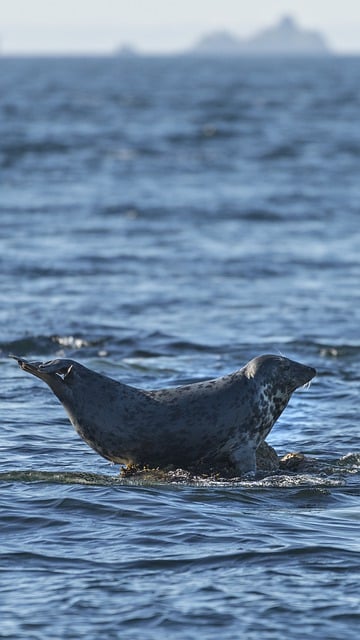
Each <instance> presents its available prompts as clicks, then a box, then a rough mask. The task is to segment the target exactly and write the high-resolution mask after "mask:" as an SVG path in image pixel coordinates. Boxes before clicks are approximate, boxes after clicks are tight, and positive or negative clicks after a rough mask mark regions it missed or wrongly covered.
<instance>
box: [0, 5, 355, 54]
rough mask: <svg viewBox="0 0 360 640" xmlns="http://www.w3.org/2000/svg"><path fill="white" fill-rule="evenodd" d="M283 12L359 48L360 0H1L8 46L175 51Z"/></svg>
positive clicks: (13, 50)
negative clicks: (128, 46) (207, 36)
mask: <svg viewBox="0 0 360 640" xmlns="http://www.w3.org/2000/svg"><path fill="white" fill-rule="evenodd" d="M284 15H291V16H293V17H294V18H295V19H296V20H297V22H298V23H299V25H300V26H301V27H303V28H307V29H316V30H319V31H321V32H322V33H323V34H324V35H325V36H326V37H327V40H328V42H329V44H330V45H331V46H332V48H333V49H334V50H336V51H338V52H339V53H356V52H358V53H360V0H341V1H339V0H292V1H290V0H250V1H249V0H57V1H51V0H0V40H1V50H2V52H3V54H9V55H10V54H46V53H50V54H56V53H79V54H80V53H98V54H108V53H111V52H112V51H114V50H115V49H116V48H118V47H120V46H123V45H125V44H131V45H133V46H135V47H136V48H137V49H139V50H140V51H142V52H148V53H166V52H169V53H174V52H176V51H182V50H185V49H187V48H189V47H190V46H192V45H193V44H194V42H195V41H196V40H198V39H199V37H200V36H201V35H203V34H204V33H208V32H211V31H214V30H224V29H226V30H230V31H231V32H233V33H234V34H236V35H238V36H243V37H247V36H250V35H252V34H253V33H254V32H255V31H257V30H259V29H261V28H263V27H265V26H269V25H271V24H273V23H274V22H276V21H277V20H279V19H280V18H281V17H282V16H284Z"/></svg>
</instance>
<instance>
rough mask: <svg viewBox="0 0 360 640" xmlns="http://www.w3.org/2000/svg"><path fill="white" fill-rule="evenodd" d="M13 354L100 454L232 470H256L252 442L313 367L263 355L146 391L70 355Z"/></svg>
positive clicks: (116, 458) (136, 461) (142, 462)
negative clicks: (218, 373)
mask: <svg viewBox="0 0 360 640" xmlns="http://www.w3.org/2000/svg"><path fill="white" fill-rule="evenodd" d="M16 359H17V361H18V363H19V365H20V367H21V368H22V369H24V370H25V371H28V372H29V373H31V374H33V375H35V376H37V377H38V378H41V380H43V381H44V382H46V383H47V384H48V385H49V387H50V388H51V389H52V391H53V392H54V394H55V395H56V396H57V397H58V399H59V400H60V402H61V403H62V404H63V406H64V408H65V410H66V412H67V414H68V416H69V418H70V421H71V422H72V424H73V426H74V427H75V429H76V431H77V433H78V434H79V435H80V436H81V438H83V440H85V442H87V444H88V445H89V446H90V447H92V448H93V449H95V451H97V452H98V453H99V454H100V455H101V456H103V457H104V458H107V459H108V460H111V461H113V462H116V463H121V464H128V465H129V464H138V465H147V466H150V467H159V466H160V467H164V466H166V465H170V464H172V465H176V466H181V467H185V468H186V467H188V466H189V465H190V466H193V465H196V464H198V463H201V464H205V465H207V464H208V465H209V467H210V466H213V465H215V466H216V465H230V466H231V467H233V469H234V471H235V473H237V474H243V473H248V472H255V471H256V460H255V453H256V449H257V447H258V446H259V444H260V443H261V442H263V441H264V439H265V438H266V436H267V435H268V433H269V432H270V430H271V428H272V426H273V425H274V423H275V421H276V420H277V419H278V417H279V416H280V414H281V413H282V411H283V410H284V409H285V407H286V405H287V404H288V402H289V399H290V397H291V395H292V393H293V392H294V391H295V389H297V388H298V387H301V386H303V385H304V384H306V383H308V382H309V381H310V380H311V379H312V378H313V377H314V375H315V374H316V371H315V369H313V368H311V367H308V366H305V365H302V364H300V363H298V362H294V361H292V360H289V359H288V358H284V357H281V356H274V355H263V356H259V357H257V358H254V359H253V360H251V361H250V362H248V364H247V365H245V366H244V367H243V368H242V369H240V370H239V371H235V372H234V373H231V374H230V375H226V376H223V377H221V378H217V379H214V380H209V381H205V382H198V383H195V384H190V385H186V386H182V387H174V388H168V389H160V390H156V391H146V390H142V389H138V388H135V387H131V386H128V385H125V384H122V383H121V382H117V381H115V380H112V379H111V378H108V377H106V376H103V375H101V374H99V373H96V372H94V371H92V370H90V369H88V368H86V367H84V366H83V365H81V364H79V363H78V362H75V361H73V360H67V359H59V360H53V361H51V362H46V363H40V362H27V361H26V360H24V359H22V358H18V357H16Z"/></svg>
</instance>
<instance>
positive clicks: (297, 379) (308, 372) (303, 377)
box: [294, 362, 316, 389]
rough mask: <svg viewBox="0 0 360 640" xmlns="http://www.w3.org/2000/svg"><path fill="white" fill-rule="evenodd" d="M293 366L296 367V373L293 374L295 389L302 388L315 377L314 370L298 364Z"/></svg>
mask: <svg viewBox="0 0 360 640" xmlns="http://www.w3.org/2000/svg"><path fill="white" fill-rule="evenodd" d="M294 364H296V365H297V367H296V371H295V372H294V385H295V389H298V388H299V387H303V386H305V385H307V384H309V383H310V382H311V380H312V379H313V378H314V377H315V376H316V369H314V368H313V367H308V366H307V365H304V364H300V363H298V362H296V363H294Z"/></svg>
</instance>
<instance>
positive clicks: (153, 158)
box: [0, 57, 360, 640]
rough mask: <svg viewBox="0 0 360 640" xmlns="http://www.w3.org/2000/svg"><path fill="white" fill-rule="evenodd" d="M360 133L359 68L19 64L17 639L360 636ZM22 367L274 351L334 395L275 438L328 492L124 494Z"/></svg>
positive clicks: (8, 169) (223, 369) (10, 247)
mask: <svg viewBox="0 0 360 640" xmlns="http://www.w3.org/2000/svg"><path fill="white" fill-rule="evenodd" d="M359 113H360V59H358V58H329V59H321V60H320V59H317V60H315V59H306V60H300V59H298V60H297V59H292V60H276V59H269V60H260V59H259V60H247V59H243V60H236V59H234V60H231V59H227V60H207V61H206V60H200V59H191V58H185V57H184V58H153V59H152V58H102V59H100V58H98V59H95V58H94V59H90V58H88V59H71V58H63V59H56V58H54V59H20V58H18V59H15V58H14V59H10V58H0V181H1V182H0V225H1V226H0V247H1V251H0V261H1V270H0V292H1V305H0V323H1V324H0V327H1V334H0V367H1V369H0V371H1V385H0V403H1V416H2V418H1V438H0V543H1V544H0V620H1V625H0V637H2V638H8V639H10V638H11V639H16V640H18V639H22V638H24V639H26V640H32V639H34V640H35V639H36V640H38V639H39V640H43V639H45V638H46V639H47V638H49V637H51V638H66V639H73V638H74V639H78V638H87V640H92V639H100V638H108V639H117V638H126V639H134V640H137V639H138V638H140V637H144V638H146V639H149V640H151V639H153V638H154V639H155V638H156V639H157V640H162V639H164V638H168V637H171V638H179V639H181V640H192V639H195V638H196V639H197V640H210V639H211V640H212V639H214V638H218V637H221V638H222V639H223V640H233V639H234V638H245V639H247V640H255V639H256V640H257V639H258V638H263V639H265V640H273V639H274V640H283V639H284V640H285V639H286V640H288V639H289V638H291V639H297V638H299V639H300V638H313V637H316V638H318V639H321V640H322V639H324V640H339V638H343V637H345V638H347V640H352V639H355V638H357V637H358V629H359V623H360V590H359V580H360V557H359V551H360V542H359V525H360V511H359V496H360V482H359V470H360V446H359V408H358V406H359V387H360V363H359V356H360V335H359V327H360V305H359V302H360V266H359V255H360V225H359V213H360V180H359V158H360V126H359ZM10 352H12V353H16V354H19V355H23V356H26V357H28V358H30V359H44V360H48V359H51V358H54V357H58V356H60V357H61V356H66V357H71V358H74V359H76V360H78V361H81V362H82V363H84V364H85V365H87V366H89V367H91V368H93V369H96V370H97V371H101V372H103V373H105V374H106V375H109V376H112V377H114V378H116V379H118V380H122V381H123V382H126V383H130V384H133V385H135V386H140V387H144V388H154V387H161V386H172V385H177V384H183V383H185V382H194V381H197V380H203V379H205V378H212V377H216V376H220V375H223V374H225V373H228V372H230V371H232V370H235V369H238V368H240V367H241V366H242V365H243V364H245V363H246V362H247V361H248V360H249V359H250V358H251V357H253V356H256V355H259V354H260V353H267V352H274V353H279V352H280V353H282V354H283V355H287V356H289V357H291V358H294V359H297V360H299V361H301V362H304V363H306V364H309V365H311V366H315V367H316V369H317V371H318V376H317V378H316V379H315V380H314V381H313V384H312V386H311V388H310V389H309V390H307V391H305V390H300V391H299V392H297V393H296V394H294V396H293V398H292V399H291V401H290V404H289V406H288V408H287V409H286V411H285V412H284V414H283V415H282V416H281V418H280V420H279V421H278V423H276V425H275V427H274V429H273V431H272V432H271V434H270V436H269V438H268V441H269V443H270V444H272V445H273V446H274V447H275V448H276V450H277V452H278V453H279V454H284V453H287V452H290V451H302V452H303V453H305V454H306V455H307V456H309V457H311V458H314V459H315V461H319V462H321V463H322V464H324V465H325V467H326V465H328V468H329V472H328V473H326V472H324V471H321V472H319V473H309V474H305V475H304V474H303V475H301V474H300V475H299V474H296V473H293V474H291V473H289V474H284V473H282V474H279V475H276V474H275V475H273V476H269V477H268V478H262V479H261V480H255V481H253V482H250V481H246V482H245V481H244V482H243V483H240V484H237V485H234V484H233V485H232V484H231V483H226V482H225V483H218V484H216V483H210V482H208V483H206V482H204V483H202V484H201V483H199V484H198V486H194V485H191V484H186V483H185V484H166V483H161V482H157V483H156V482H154V483H151V482H150V483H141V482H133V483H131V482H127V483H126V482H125V481H123V480H121V479H119V475H118V472H119V469H118V468H117V467H115V466H111V465H110V464H109V463H108V462H107V461H105V460H103V459H101V458H100V457H99V456H98V455H97V454H96V453H95V452H93V451H92V450H91V449H89V448H88V447H87V446H86V445H85V443H83V442H82V441H81V440H80V439H79V438H78V436H77V435H76V433H75V432H74V431H73V429H72V427H71V425H70V423H69V422H68V420H67V418H66V416H65V414H64V412H63V409H62V407H61V406H60V405H59V404H58V403H57V401H56V399H55V398H54V397H53V396H52V395H51V393H50V392H49V390H48V389H47V388H46V387H45V386H44V385H43V384H42V383H41V382H40V381H39V380H37V379H35V378H31V377H29V376H27V375H26V374H25V373H24V372H22V371H20V370H19V369H18V368H17V367H16V364H15V363H14V361H12V360H9V359H8V357H7V356H8V353H10ZM339 461H340V462H339Z"/></svg>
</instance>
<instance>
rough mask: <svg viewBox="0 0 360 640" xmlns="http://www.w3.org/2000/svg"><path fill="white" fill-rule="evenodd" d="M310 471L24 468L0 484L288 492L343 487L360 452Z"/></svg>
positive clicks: (359, 464) (357, 468)
mask: <svg viewBox="0 0 360 640" xmlns="http://www.w3.org/2000/svg"><path fill="white" fill-rule="evenodd" d="M311 466H312V470H311V471H307V472H305V473H296V472H290V473H289V472H285V473H283V472H277V473H274V474H271V475H265V474H264V473H263V474H259V476H260V477H258V478H256V479H246V478H244V479H243V478H228V479H225V478H218V477H216V476H207V475H204V476H201V475H193V474H191V473H190V472H189V471H186V470H183V469H176V471H168V472H164V471H161V470H159V469H154V470H147V469H146V470H141V471H138V472H135V473H132V474H129V475H124V476H122V475H117V476H110V475H103V474H97V473H89V472H83V471H41V470H36V469H24V470H14V471H6V472H2V473H0V482H8V483H21V482H26V483H38V482H42V483H49V484H70V485H79V484H80V485H91V486H149V485H150V486H159V487H160V486H174V485H175V486H176V485H178V486H193V487H204V488H211V487H213V488H229V489H232V488H243V489H289V488H310V489H317V488H327V487H329V488H331V487H345V486H347V477H349V476H354V475H358V474H360V453H356V452H354V453H348V454H347V455H345V456H342V457H341V458H340V459H338V460H335V461H333V462H331V463H324V462H319V461H316V460H312V465H311Z"/></svg>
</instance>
